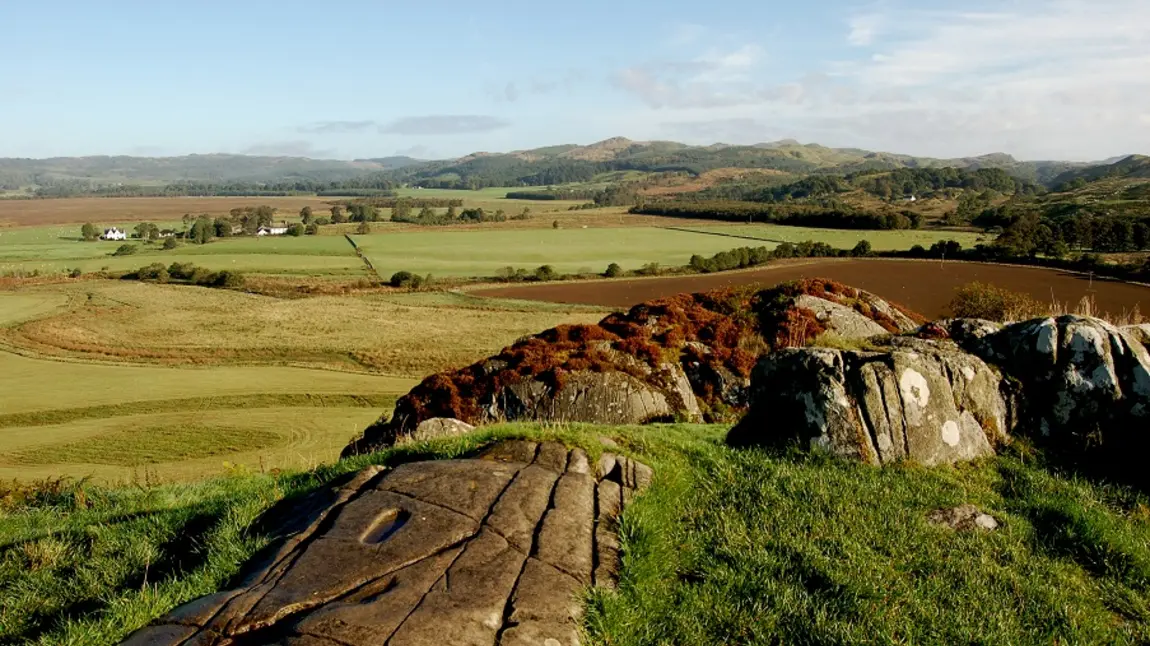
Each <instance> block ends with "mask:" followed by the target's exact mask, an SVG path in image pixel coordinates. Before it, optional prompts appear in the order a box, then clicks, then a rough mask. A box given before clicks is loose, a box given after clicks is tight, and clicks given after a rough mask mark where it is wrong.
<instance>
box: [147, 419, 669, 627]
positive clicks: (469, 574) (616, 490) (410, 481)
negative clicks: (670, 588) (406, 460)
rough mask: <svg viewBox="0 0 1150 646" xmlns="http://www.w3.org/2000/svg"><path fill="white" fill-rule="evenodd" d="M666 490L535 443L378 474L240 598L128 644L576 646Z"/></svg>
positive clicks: (315, 504)
mask: <svg viewBox="0 0 1150 646" xmlns="http://www.w3.org/2000/svg"><path fill="white" fill-rule="evenodd" d="M651 476H652V473H651V470H650V469H649V468H648V467H646V466H645V465H642V464H640V463H638V462H635V461H634V460H630V459H628V458H625V457H622V456H616V455H612V454H604V455H603V457H602V459H601V460H599V462H598V463H597V464H591V463H590V461H589V460H588V457H587V454H586V453H584V452H583V451H582V450H580V449H574V450H570V451H569V450H568V449H567V448H566V447H564V446H562V445H560V444H555V443H543V444H536V443H534V442H523V441H512V442H505V443H502V444H499V445H496V446H495V447H494V448H492V449H490V450H489V451H487V452H486V453H484V454H483V455H482V456H481V457H480V458H479V459H472V460H442V461H432V462H417V463H411V464H405V465H403V466H400V467H397V468H396V469H394V470H391V471H384V470H382V469H380V468H378V467H375V468H371V469H368V470H366V471H363V472H361V473H359V474H358V475H357V476H356V477H355V478H354V479H353V480H352V481H350V482H348V483H346V484H344V485H343V486H340V487H336V488H333V489H330V490H325V491H321V492H318V493H317V494H313V496H312V497H311V498H308V499H305V500H304V501H302V502H301V503H300V505H299V506H298V508H297V509H294V510H290V511H288V512H285V513H284V516H285V517H286V518H289V519H291V520H292V521H293V522H294V524H295V526H294V527H291V528H289V531H288V536H287V537H286V539H285V540H283V541H282V542H281V543H280V544H279V546H278V547H277V548H276V549H274V550H272V551H270V552H269V553H268V554H266V555H265V558H264V559H263V560H262V562H261V563H260V564H257V565H256V567H253V568H252V570H253V571H252V572H251V573H250V574H249V575H248V576H247V577H246V579H245V580H244V581H243V582H242V583H241V585H240V586H239V587H237V588H235V589H233V590H228V591H224V592H219V593H216V594H212V595H209V596H206V597H203V598H200V599H198V600H196V601H193V602H191V603H189V604H187V605H184V606H181V607H179V608H177V609H175V610H173V611H172V612H170V613H168V614H167V615H166V616H164V617H162V618H160V619H159V620H157V622H156V623H155V625H153V626H150V627H148V628H144V629H143V630H140V631H138V632H137V633H135V634H134V635H132V636H131V637H130V638H129V639H128V640H127V641H126V642H125V644H130V645H132V646H144V645H148V646H169V645H170V646H175V645H176V644H202V645H205V646H207V645H214V644H219V645H223V644H235V645H237V646H244V645H251V646H254V645H256V644H270V643H275V644H286V645H295V646H317V645H321V644H326V645H330V646H337V645H343V646H361V645H364V646H366V645H368V644H371V645H376V644H384V643H386V644H392V645H394V646H403V645H411V646H420V645H429V646H430V645H436V646H438V645H439V644H489V645H491V646H496V645H503V646H520V645H523V646H527V645H535V644H548V645H552V646H553V645H559V646H576V645H577V644H579V625H580V620H581V613H582V603H581V596H582V594H583V591H584V590H585V589H586V588H587V587H589V586H592V585H595V586H612V585H614V581H615V577H616V574H617V571H618V566H619V541H618V538H617V536H616V523H617V518H618V516H619V514H620V513H621V511H622V510H623V508H624V506H625V505H626V504H627V503H628V501H630V500H631V498H632V496H633V495H634V493H635V491H637V490H638V489H641V488H642V487H644V486H646V485H647V483H649V482H650V480H651Z"/></svg>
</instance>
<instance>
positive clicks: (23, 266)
mask: <svg viewBox="0 0 1150 646" xmlns="http://www.w3.org/2000/svg"><path fill="white" fill-rule="evenodd" d="M158 224H160V225H161V226H171V227H175V228H179V227H180V226H181V225H180V223H158ZM118 226H124V227H128V229H129V230H130V225H128V224H125V223H118ZM79 233H80V230H79V227H78V226H75V225H69V226H60V225H58V226H48V227H30V228H17V229H5V230H0V273H5V272H16V271H20V272H25V273H30V272H34V271H39V272H40V273H42V274H52V273H64V272H66V271H69V270H72V269H79V270H80V271H82V272H85V273H90V272H96V271H102V270H103V271H130V270H133V269H137V268H139V267H142V266H144V265H148V264H151V263H154V262H158V263H163V264H165V265H166V264H170V263H173V262H191V263H194V264H196V265H200V266H202V267H206V268H208V269H210V270H212V271H219V270H222V269H230V270H235V271H241V272H245V273H253V274H273V275H291V276H310V277H320V276H343V277H362V276H368V275H370V272H369V271H368V269H367V266H366V265H364V263H363V261H362V260H360V259H359V258H358V257H357V256H356V255H355V249H353V248H352V246H351V245H350V244H348V242H347V240H346V239H345V238H344V237H343V236H340V235H330V236H302V237H298V238H296V237H292V236H276V237H251V236H238V237H232V238H220V239H218V240H215V241H213V242H211V243H209V244H205V245H196V244H185V243H182V244H180V246H179V247H177V248H175V249H170V250H164V249H163V248H162V247H161V245H160V244H159V243H151V244H145V243H142V242H140V241H138V240H136V241H131V240H130V241H126V242H115V241H93V242H84V241H82V240H80V239H79ZM123 244H131V245H135V246H136V247H137V252H136V253H134V254H132V255H128V256H113V255H112V254H113V253H114V252H115V251H116V250H117V249H118V248H119V247H120V246H121V245H123Z"/></svg>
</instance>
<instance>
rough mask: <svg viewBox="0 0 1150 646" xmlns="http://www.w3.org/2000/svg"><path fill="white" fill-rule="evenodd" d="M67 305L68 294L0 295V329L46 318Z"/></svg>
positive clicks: (9, 293)
mask: <svg viewBox="0 0 1150 646" xmlns="http://www.w3.org/2000/svg"><path fill="white" fill-rule="evenodd" d="M67 303H68V296H67V295H66V294H50V293H43V292H41V293H12V292H4V293H0V327H2V326H5V325H12V324H13V323H20V322H21V321H28V320H31V319H35V318H40V317H42V316H46V315H48V314H51V313H52V312H54V311H56V310H57V309H59V308H61V307H63V306H64V305H67Z"/></svg>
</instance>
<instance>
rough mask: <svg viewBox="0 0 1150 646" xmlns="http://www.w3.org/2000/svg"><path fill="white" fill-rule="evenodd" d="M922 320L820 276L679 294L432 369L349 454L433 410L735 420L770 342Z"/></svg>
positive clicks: (465, 417)
mask: <svg viewBox="0 0 1150 646" xmlns="http://www.w3.org/2000/svg"><path fill="white" fill-rule="evenodd" d="M917 324H918V323H917V322H916V316H915V315H911V314H909V313H907V312H905V311H904V310H902V309H900V308H899V307H898V306H895V305H893V304H890V303H888V302H886V301H884V300H882V299H881V298H878V297H877V296H875V295H873V294H869V293H867V292H863V291H861V290H857V289H854V288H852V287H847V286H845V285H840V284H838V283H835V282H833V281H828V280H823V279H810V280H803V281H798V282H795V283H787V284H784V285H780V286H777V287H773V288H770V289H766V290H762V291H759V292H755V291H753V290H752V289H750V288H740V289H733V290H724V291H718V292H709V293H704V294H681V295H678V296H674V297H671V298H666V299H661V300H657V301H652V302H649V303H643V304H641V305H636V306H635V307H633V308H631V310H630V311H628V312H627V313H625V314H612V315H610V316H608V317H606V318H605V319H603V320H602V321H600V322H599V324H597V325H567V326H559V327H557V328H554V329H551V330H547V331H545V332H542V333H540V334H538V335H536V336H534V337H530V338H527V339H524V340H521V341H520V342H518V343H516V344H515V345H513V346H510V347H508V348H504V350H503V351H502V352H500V353H499V354H498V355H496V356H493V357H489V358H487V359H484V360H483V361H480V362H478V363H476V364H474V365H472V366H469V367H467V368H463V369H460V370H455V371H450V372H443V373H439V374H436V375H431V376H430V377H428V378H426V379H425V380H424V381H423V383H421V384H420V385H419V386H417V387H416V388H414V389H412V391H411V392H409V393H408V394H407V395H405V396H404V397H401V398H400V400H399V401H398V402H397V403H396V407H395V411H394V413H393V414H392V415H391V416H390V417H387V418H383V419H381V420H380V421H379V422H377V423H376V424H373V425H372V426H371V427H370V428H368V429H367V430H366V431H365V432H364V435H363V437H362V438H359V439H357V440H356V441H354V442H353V443H352V444H351V445H349V446H348V447H347V448H346V449H344V455H351V454H355V453H362V452H366V451H371V450H375V449H378V448H381V447H385V446H389V445H391V444H393V443H395V442H396V441H398V440H401V439H403V438H406V437H409V436H411V434H412V433H413V432H414V431H415V429H416V428H417V427H418V426H419V424H420V423H422V422H424V421H425V420H427V419H430V418H455V419H459V420H461V421H463V422H465V423H467V424H473V425H479V424H487V423H492V422H500V421H508V420H520V421H541V422H558V421H565V422H589V423H602V424H634V423H643V422H649V421H653V420H665V419H672V418H673V419H683V420H688V421H703V420H706V421H711V422H716V421H725V420H731V419H735V418H737V417H738V416H740V415H741V414H742V413H743V412H745V411H746V407H747V403H748V395H747V393H748V387H749V385H750V376H751V370H752V369H753V368H754V365H755V361H756V360H757V359H758V357H759V356H760V355H761V354H762V353H763V352H766V351H769V350H770V349H772V348H781V347H789V346H792V345H796V344H797V345H803V344H804V343H805V342H806V341H807V340H809V339H810V338H814V337H815V336H817V335H819V334H823V333H833V334H835V335H836V336H839V337H847V338H858V337H869V336H875V335H883V334H888V333H895V332H905V331H909V330H912V329H914V327H915V326H916V325H917Z"/></svg>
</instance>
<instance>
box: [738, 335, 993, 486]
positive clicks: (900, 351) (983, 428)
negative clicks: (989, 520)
mask: <svg viewBox="0 0 1150 646" xmlns="http://www.w3.org/2000/svg"><path fill="white" fill-rule="evenodd" d="M889 342H890V344H891V345H890V346H889V347H888V348H887V349H886V351H883V352H859V351H844V350H833V349H827V348H801V349H787V350H781V351H779V352H776V353H773V354H770V355H767V356H765V357H764V358H763V359H761V360H760V362H759V365H758V366H757V367H756V369H755V373H754V376H753V378H752V393H751V402H752V404H751V410H750V411H749V412H748V413H747V415H746V416H745V417H744V418H743V420H742V421H741V422H739V424H738V425H737V426H736V427H735V428H734V429H732V430H731V432H730V434H729V435H728V438H727V439H728V442H729V443H730V444H732V445H735V446H750V445H771V444H779V443H785V442H790V441H796V440H797V441H799V442H800V443H802V444H803V445H805V446H810V447H812V448H817V449H821V450H826V451H829V452H831V453H834V454H836V455H841V456H844V457H849V458H853V459H856V460H859V461H862V462H865V463H868V464H889V463H892V462H897V461H900V460H911V461H914V462H917V463H920V464H924V465H938V464H951V463H954V462H958V461H963V460H971V459H974V458H977V457H981V456H985V455H991V454H992V453H993V446H994V445H995V444H998V443H1000V442H1004V441H1006V440H1007V438H1008V431H1009V430H1010V428H1011V426H1012V424H1013V414H1012V404H1011V401H1010V399H1009V398H1008V397H1006V396H1004V394H1003V392H1002V391H1001V389H1000V382H1001V379H1000V377H999V375H998V373H997V372H995V371H994V370H993V369H992V368H990V367H989V366H988V365H986V363H984V362H983V361H982V360H980V359H978V358H977V357H974V356H972V355H970V354H968V353H966V352H963V351H962V350H961V349H960V348H959V347H958V346H957V345H955V344H953V343H949V342H939V341H923V340H918V339H910V338H893V339H891V340H890V341H889Z"/></svg>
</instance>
